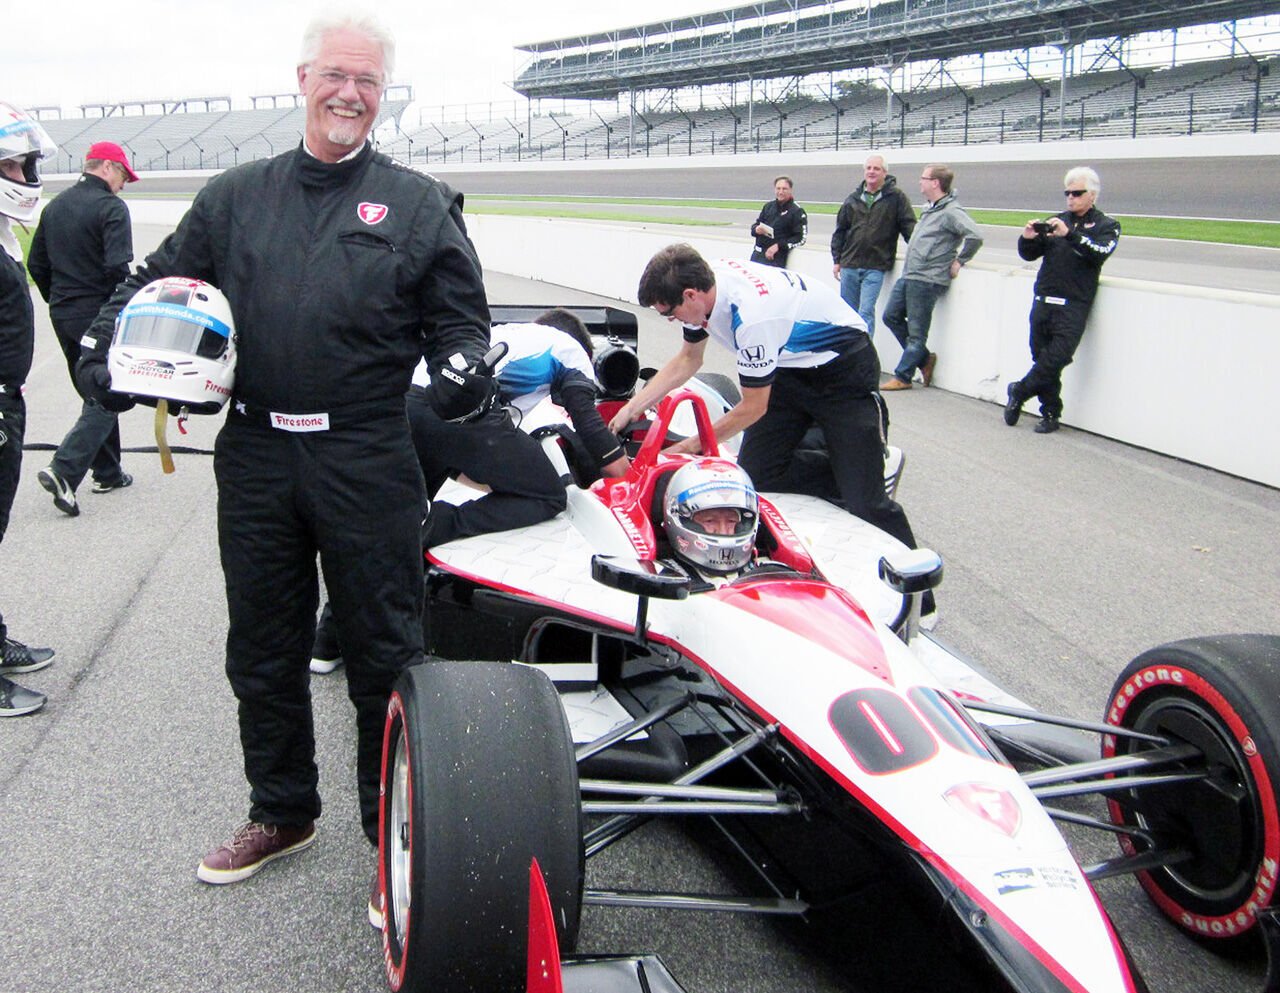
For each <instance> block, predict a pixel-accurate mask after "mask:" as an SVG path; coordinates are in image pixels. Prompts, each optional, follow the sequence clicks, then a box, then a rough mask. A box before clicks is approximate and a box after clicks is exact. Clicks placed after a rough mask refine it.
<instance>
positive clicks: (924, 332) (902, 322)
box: [841, 269, 947, 383]
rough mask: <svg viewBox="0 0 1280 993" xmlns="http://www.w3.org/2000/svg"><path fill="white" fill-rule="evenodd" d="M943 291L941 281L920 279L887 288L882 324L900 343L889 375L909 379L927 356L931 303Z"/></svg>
mask: <svg viewBox="0 0 1280 993" xmlns="http://www.w3.org/2000/svg"><path fill="white" fill-rule="evenodd" d="M843 271H844V270H843V269H842V270H841V272H843ZM945 292H947V287H946V286H944V285H943V284H942V283H927V282H925V281H924V280H922V279H899V280H898V281H897V282H896V283H894V284H893V289H892V290H890V291H889V302H888V303H886V304H885V305H884V326H885V327H887V328H888V329H889V330H890V331H892V332H893V336H894V337H895V338H897V339H898V344H899V345H901V346H902V358H900V359H899V360H898V368H896V369H894V370H893V374H894V376H896V377H897V378H898V379H901V380H902V381H903V382H905V383H909V382H911V377H912V376H914V375H915V373H916V369H918V368H919V367H920V363H921V362H923V361H924V360H925V359H926V358H928V357H929V349H928V342H929V325H930V324H932V323H933V305H934V304H935V303H937V302H938V297H940V296H942V294H944V293H945Z"/></svg>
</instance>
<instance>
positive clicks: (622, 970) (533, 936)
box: [526, 859, 685, 993]
mask: <svg viewBox="0 0 1280 993" xmlns="http://www.w3.org/2000/svg"><path fill="white" fill-rule="evenodd" d="M526 993H685V989H684V987H683V986H681V985H680V984H679V983H678V982H676V980H675V977H674V976H672V975H671V973H669V972H668V971H667V967H666V966H665V965H663V964H662V960H661V959H660V958H658V957H657V956H656V955H620V956H608V957H589V956H578V957H570V958H567V959H565V960H564V961H561V959H560V947H559V943H558V942H557V941H556V925H555V916H554V914H553V913H552V910H551V897H550V896H549V895H548V894H547V886H546V883H545V882H543V879H542V870H541V869H540V868H539V867H538V860H537V859H534V860H533V861H532V862H531V863H530V864H529V971H528V980H527V984H526Z"/></svg>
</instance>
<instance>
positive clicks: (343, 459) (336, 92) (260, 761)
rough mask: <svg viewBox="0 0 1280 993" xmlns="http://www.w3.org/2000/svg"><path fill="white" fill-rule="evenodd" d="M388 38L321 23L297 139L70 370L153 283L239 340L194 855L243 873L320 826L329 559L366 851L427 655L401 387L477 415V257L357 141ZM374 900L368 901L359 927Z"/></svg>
mask: <svg viewBox="0 0 1280 993" xmlns="http://www.w3.org/2000/svg"><path fill="white" fill-rule="evenodd" d="M393 56H394V43H393V41H392V39H391V37H390V35H389V34H387V32H386V30H385V29H384V28H383V27H382V26H381V25H380V24H378V23H377V22H376V21H375V20H373V19H372V18H369V17H360V16H354V17H353V16H347V17H337V18H328V19H323V20H317V21H315V22H313V23H312V24H311V25H310V26H309V27H308V28H307V30H306V33H305V34H304V37H303V45H302V57H301V61H300V64H299V65H298V70H297V71H298V84H299V86H300V87H301V89H302V92H303V94H304V95H305V96H306V101H307V125H306V133H305V136H304V138H303V141H302V143H301V145H300V146H299V147H298V148H296V149H293V150H291V151H288V152H285V153H284V154H282V155H278V156H276V157H274V158H271V159H265V160H261V161H257V162H251V163H247V164H245V165H242V166H240V167H238V168H235V169H230V170H228V171H227V172H224V173H222V174H221V175H219V176H216V177H214V178H213V179H211V180H210V181H209V183H208V184H207V185H206V186H205V187H204V189H203V190H201V191H200V193H198V194H197V195H196V198H195V201H194V202H193V204H192V206H191V209H190V210H189V211H188V212H187V214H186V216H185V217H184V218H183V219H182V220H181V221H180V222H179V224H178V227H177V230H176V231H175V232H174V233H173V234H172V235H170V236H169V237H168V238H167V239H166V240H165V242H164V243H163V244H162V245H161V246H160V248H159V249H157V250H156V251H155V252H154V253H152V254H151V255H150V256H148V257H147V260H146V262H145V263H144V264H143V265H141V266H139V267H138V270H137V272H136V273H135V274H134V275H133V276H131V277H129V278H128V279H127V280H125V281H124V282H123V283H122V284H121V285H120V286H119V287H118V288H117V290H116V292H115V293H114V294H113V296H112V298H111V300H110V302H109V303H108V304H107V305H106V306H105V307H104V308H103V310H102V312H101V313H100V314H99V315H98V318H97V319H96V321H95V322H94V324H93V325H92V327H91V328H90V330H89V334H88V336H87V338H86V342H85V347H84V351H83V354H82V357H81V360H80V364H79V366H78V368H77V378H78V381H79V382H80V383H81V384H82V386H85V387H86V388H87V389H88V390H90V391H91V392H93V391H96V395H98V396H100V397H102V398H103V402H104V403H113V404H117V405H119V406H126V407H127V406H128V405H129V404H130V403H131V398H129V397H123V396H121V395H120V394H118V393H113V392H111V390H110V378H109V376H108V375H107V368H106V362H105V358H106V354H107V345H108V344H109V342H110V340H111V332H112V324H113V321H114V319H115V316H116V314H117V313H118V312H119V311H120V309H121V308H122V307H123V306H124V305H125V303H126V302H128V300H129V299H130V297H131V296H132V295H133V293H134V292H136V291H137V290H138V289H139V288H140V287H142V286H144V285H145V284H147V283H149V282H151V281H152V280H154V279H158V278H160V277H163V276H186V277H191V278H194V279H202V280H205V281H206V282H209V283H212V284H213V285H214V286H217V287H218V288H219V289H220V290H221V291H222V292H223V294H224V295H225V296H226V298H227V300H228V301H229V302H230V305H231V310H232V314H233V316H234V318H235V328H236V333H237V336H238V339H239V340H238V360H237V365H236V370H235V385H234V387H233V390H232V396H231V400H230V402H229V403H228V405H227V411H228V413H227V418H226V422H225V423H224V425H223V427H222V430H221V432H220V433H219V435H218V440H217V444H216V447H215V453H214V474H215V477H216V480H217V484H218V544H219V550H220V553H221V559H222V570H223V574H224V578H225V582H226V591H227V614H228V623H229V627H228V633H227V642H226V671H227V677H228V679H229V681H230V683H231V688H232V691H233V692H234V694H235V697H236V699H237V701H238V704H239V721H240V741H241V747H242V749H243V753H244V771H245V775H246V778H247V779H248V781H249V786H250V805H249V817H248V822H247V823H246V824H244V825H242V826H241V827H240V828H238V829H237V830H236V831H235V833H234V834H233V835H232V836H231V838H230V839H229V840H228V841H227V842H226V843H225V844H223V845H221V846H219V847H217V848H215V849H214V850H212V851H211V852H209V854H207V855H206V856H205V857H204V859H203V861H201V863H200V866H199V868H198V870H197V876H198V877H199V878H200V879H201V880H203V881H204V882H206V883H215V884H217V883H234V882H238V881H239V880H242V879H245V878H247V877H249V876H251V875H253V874H254V873H255V872H257V871H258V870H259V869H261V868H262V867H263V866H265V865H266V864H267V863H269V862H271V861H272V860H274V859H278V858H280V857H281V856H285V855H290V854H292V853H295V852H298V851H301V850H302V849H304V848H306V847H307V846H309V845H310V844H311V843H312V842H313V841H314V840H315V837H316V829H315V821H316V819H317V818H318V817H319V815H320V794H319V791H318V788H317V781H318V776H317V770H316V763H315V741H314V735H313V732H312V715H311V698H310V693H309V689H308V679H309V671H308V665H309V660H310V654H311V643H312V640H313V638H314V636H315V622H316V607H317V605H318V598H319V590H318V584H317V581H318V576H317V569H316V558H317V556H319V559H320V565H321V568H322V570H323V573H324V580H325V586H326V587H327V589H328V591H329V600H330V604H331V605H332V607H333V615H334V621H335V623H336V626H337V629H338V633H339V636H340V637H341V640H342V645H343V648H344V657H345V659H346V663H347V673H348V694H349V696H350V697H351V700H352V702H353V703H354V704H355V709H356V728H357V736H358V750H357V781H358V785H359V794H360V809H361V816H362V819H363V826H364V830H365V833H366V835H367V836H368V837H369V840H370V841H371V842H373V843H375V844H376V842H377V828H378V781H379V772H380V768H379V765H380V761H381V754H382V726H383V720H384V716H385V712H386V703H387V698H388V696H389V694H390V690H391V687H392V685H393V683H394V682H395V680H396V677H397V675H398V674H399V673H400V671H401V670H402V669H404V668H405V667H406V666H408V665H411V664H413V663H416V662H419V661H421V660H422V658H423V649H422V618H421V611H422V543H421V527H422V512H423V506H424V501H425V493H424V491H423V481H422V472H421V470H420V469H419V468H418V459H417V455H416V453H415V451H414V447H413V441H412V439H411V437H410V434H409V423H408V420H407V419H406V417H405V394H406V393H407V392H408V389H409V383H410V377H411V375H412V373H413V369H414V367H415V365H416V364H417V363H418V361H419V360H420V359H425V360H426V362H427V363H428V366H429V367H430V368H431V370H432V372H433V376H432V378H433V380H434V379H436V378H437V377H436V375H435V372H436V371H437V370H439V369H441V368H447V369H448V370H449V372H450V374H449V375H447V376H440V377H439V378H440V380H441V382H442V383H443V384H444V385H445V387H446V388H445V391H444V393H443V394H442V395H436V396H433V404H434V405H435V407H436V410H437V413H438V414H439V415H440V416H441V417H442V418H444V419H446V420H457V421H461V420H466V419H468V418H470V417H473V416H479V415H480V414H482V413H483V412H484V411H486V410H487V409H488V407H489V405H490V404H491V402H492V399H493V396H494V394H495V392H496V390H495V387H494V384H493V380H492V379H491V378H488V377H486V376H482V375H477V374H475V373H472V372H470V371H468V370H470V369H472V368H474V367H475V366H476V365H477V364H478V363H479V361H480V359H481V358H482V357H483V355H484V353H485V351H486V350H487V349H488V345H489V309H488V304H487V302H486V300H485V293H484V286H483V283H482V281H481V269H480V262H479V260H478V259H477V258H476V254H475V251H474V249H473V248H472V246H471V242H470V241H469V240H468V238H467V233H466V228H465V226H464V224H463V220H462V197H461V196H460V195H459V194H457V193H455V192H454V191H453V190H451V189H450V188H449V187H448V186H446V185H444V184H443V183H440V182H438V181H436V180H435V179H433V178H431V177H430V176H426V175H423V174H421V173H417V172H414V171H412V170H409V169H406V168H404V167H402V166H399V165H397V164H396V163H394V162H392V161H391V160H390V159H389V158H387V157H386V156H385V155H381V154H379V153H377V152H375V151H374V149H373V147H372V145H371V144H370V143H369V141H368V136H369V132H370V131H371V130H372V128H373V126H374V123H375V122H376V120H377V116H378V106H379V102H380V99H381V95H382V91H383V89H384V87H385V86H386V83H387V80H388V78H389V77H390V73H391V69H392V62H393ZM378 915H380V906H379V905H378V903H377V901H376V900H373V901H371V905H370V917H371V920H372V919H373V918H374V917H375V916H378Z"/></svg>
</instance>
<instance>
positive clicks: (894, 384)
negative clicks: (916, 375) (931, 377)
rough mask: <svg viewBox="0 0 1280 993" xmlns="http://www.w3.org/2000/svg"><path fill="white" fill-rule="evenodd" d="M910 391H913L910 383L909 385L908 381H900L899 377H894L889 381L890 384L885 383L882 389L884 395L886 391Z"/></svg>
mask: <svg viewBox="0 0 1280 993" xmlns="http://www.w3.org/2000/svg"><path fill="white" fill-rule="evenodd" d="M909 389H911V384H910V383H908V382H907V381H906V380H902V379H899V378H898V377H897V376H894V377H893V378H892V379H890V380H889V382H887V383H885V384H884V385H883V386H881V387H880V392H881V393H884V392H885V391H886V390H909Z"/></svg>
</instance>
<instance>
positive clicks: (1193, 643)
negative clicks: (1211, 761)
mask: <svg viewBox="0 0 1280 993" xmlns="http://www.w3.org/2000/svg"><path fill="white" fill-rule="evenodd" d="M1152 708H1172V709H1175V710H1183V711H1185V712H1186V713H1191V714H1195V715H1196V716H1197V718H1198V719H1199V720H1201V721H1202V722H1203V723H1204V727H1205V728H1206V729H1207V730H1208V731H1211V732H1212V733H1214V734H1215V735H1216V736H1217V737H1218V738H1219V739H1220V740H1221V741H1222V742H1223V744H1224V748H1227V749H1229V751H1230V752H1231V755H1232V758H1233V759H1234V762H1235V763H1236V764H1237V766H1238V771H1239V774H1240V775H1241V782H1242V784H1243V785H1244V786H1245V787H1246V789H1247V790H1248V791H1249V792H1250V793H1251V794H1252V797H1253V802H1252V803H1250V804H1249V805H1248V806H1249V808H1250V809H1249V811H1247V812H1246V815H1245V816H1247V817H1249V818H1250V820H1251V823H1250V824H1248V825H1247V826H1246V827H1245V831H1246V834H1247V835H1248V836H1251V837H1252V838H1254V841H1255V843H1254V845H1253V846H1252V848H1251V852H1252V855H1251V856H1250V859H1251V860H1250V862H1249V865H1248V866H1247V869H1248V875H1249V879H1248V880H1247V881H1245V882H1243V883H1242V884H1241V885H1239V886H1236V887H1233V888H1231V890H1230V892H1229V893H1226V894H1223V895H1222V896H1220V897H1219V898H1216V899H1206V898H1204V897H1203V896H1202V895H1201V894H1197V893H1195V892H1192V890H1191V889H1190V888H1188V887H1187V886H1185V885H1183V884H1182V883H1181V882H1180V880H1179V878H1178V876H1177V871H1178V867H1177V866H1174V867H1171V869H1170V870H1153V871H1149V872H1139V873H1138V874H1137V876H1138V880H1139V882H1140V883H1141V885H1142V887H1143V889H1144V890H1146V892H1147V895H1148V897H1149V898H1150V899H1151V900H1152V902H1153V903H1155V904H1156V906H1157V907H1158V908H1159V909H1160V910H1161V911H1162V912H1163V913H1164V914H1165V915H1166V916H1167V917H1169V919H1170V920H1172V921H1173V922H1174V923H1175V924H1177V925H1178V926H1179V927H1181V928H1183V929H1184V930H1186V931H1187V932H1188V933H1190V934H1192V935H1194V936H1196V937H1197V938H1201V939H1205V940H1208V941H1211V942H1219V941H1221V942H1224V943H1225V942H1234V941H1236V940H1238V939H1242V938H1245V937H1252V935H1253V933H1254V931H1255V928H1256V925H1257V920H1256V917H1255V911H1257V910H1259V909H1262V908H1265V907H1267V906H1269V905H1270V904H1271V903H1273V902H1274V900H1275V899H1276V893H1277V873H1278V871H1280V808H1278V806H1277V803H1278V799H1280V797H1278V789H1280V745H1278V744H1277V743H1278V742H1280V737H1278V736H1280V637H1277V636H1272V635H1229V636H1221V637H1216V638H1193V639H1187V640H1185V641H1180V642H1174V643H1171V644H1168V645H1162V646H1160V647H1158V648H1153V649H1151V650H1150V651H1147V652H1144V653H1143V654H1141V655H1139V656H1138V657H1137V658H1135V659H1134V660H1133V661H1132V662H1130V663H1129V665H1128V666H1127V667H1126V668H1125V670H1124V671H1123V672H1122V673H1121V675H1120V676H1119V678H1118V679H1117V680H1116V682H1115V685H1114V687H1113V688H1112V692H1111V695H1110V698H1109V701H1108V705H1107V712H1106V719H1107V722H1108V723H1110V724H1115V725H1118V726H1121V727H1128V728H1134V727H1137V728H1138V729H1139V730H1148V729H1147V728H1144V727H1143V722H1144V717H1145V718H1147V719H1150V715H1152V714H1154V713H1156V711H1153V709H1152ZM1132 750H1133V749H1132V748H1128V747H1126V739H1123V738H1116V737H1114V736H1110V735H1107V736H1104V738H1103V755H1104V757H1111V756H1114V755H1116V754H1125V753H1126V752H1128V751H1132ZM1108 807H1109V811H1110V815H1111V819H1112V821H1113V823H1115V824H1119V825H1123V824H1134V823H1135V821H1134V820H1133V819H1132V817H1127V816H1126V814H1125V811H1124V809H1123V808H1122V807H1121V805H1119V804H1117V803H1116V801H1115V800H1109V801H1108ZM1121 846H1122V848H1123V849H1124V850H1125V851H1126V853H1129V854H1132V853H1134V851H1135V850H1136V849H1135V845H1134V843H1133V841H1132V839H1130V838H1129V837H1126V836H1121ZM1254 856H1256V857H1254ZM1242 868H1244V867H1243V866H1242Z"/></svg>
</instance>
